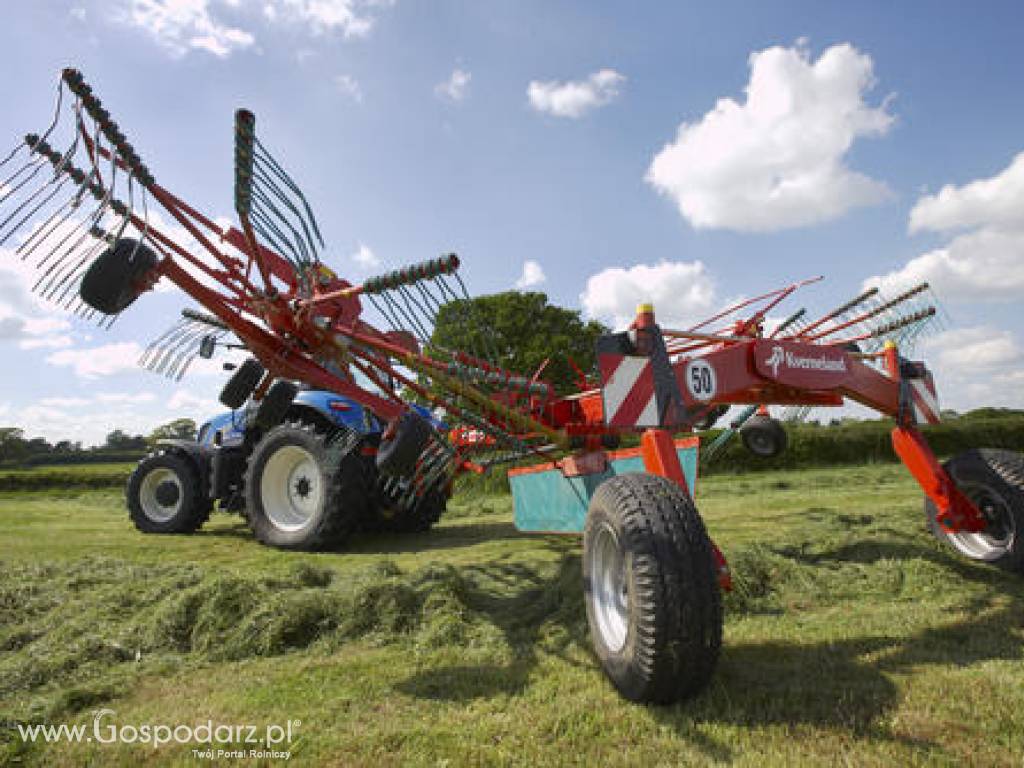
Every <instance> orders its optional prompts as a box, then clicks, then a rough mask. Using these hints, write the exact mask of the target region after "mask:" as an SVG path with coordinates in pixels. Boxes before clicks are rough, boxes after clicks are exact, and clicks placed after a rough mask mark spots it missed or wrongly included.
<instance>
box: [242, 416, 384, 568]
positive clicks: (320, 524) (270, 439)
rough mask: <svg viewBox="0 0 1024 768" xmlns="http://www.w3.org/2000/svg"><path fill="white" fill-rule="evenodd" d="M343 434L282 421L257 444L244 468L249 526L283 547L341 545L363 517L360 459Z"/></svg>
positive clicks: (260, 536) (263, 538)
mask: <svg viewBox="0 0 1024 768" xmlns="http://www.w3.org/2000/svg"><path fill="white" fill-rule="evenodd" d="M347 437H348V436H347V434H346V433H342V434H341V435H340V436H339V435H332V434H328V433H325V432H322V431H318V430H317V429H316V428H315V427H313V426H311V425H308V424H299V423H294V424H291V423H289V424H282V425H280V426H278V427H275V428H274V429H272V430H270V431H269V432H267V434H266V435H265V436H264V437H263V439H262V440H260V442H259V443H257V444H256V447H255V448H254V449H253V452H252V454H251V455H250V456H249V463H248V467H247V469H246V473H245V507H246V511H247V513H248V521H249V527H250V528H252V531H253V533H254V534H255V535H256V538H257V539H259V540H260V541H261V542H262V543H264V544H267V545H269V546H272V547H280V548H282V549H314V550H315V549H328V548H331V547H335V546H337V545H339V544H341V543H342V542H343V541H344V540H345V538H346V537H347V536H348V535H349V533H351V531H352V530H353V528H355V526H356V524H357V523H358V522H359V520H360V519H361V518H362V517H363V514H364V505H365V504H366V500H367V499H366V497H367V494H366V489H365V487H364V483H363V476H362V472H361V469H362V463H361V461H360V460H359V455H358V453H357V452H355V451H354V448H355V445H356V444H355V443H354V442H353V441H351V440H349V439H347Z"/></svg>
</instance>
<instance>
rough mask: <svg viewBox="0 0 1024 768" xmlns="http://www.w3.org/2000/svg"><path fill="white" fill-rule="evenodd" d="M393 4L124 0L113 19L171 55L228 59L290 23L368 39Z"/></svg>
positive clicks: (385, 0) (378, 0) (375, 0)
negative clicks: (269, 29)
mask: <svg viewBox="0 0 1024 768" xmlns="http://www.w3.org/2000/svg"><path fill="white" fill-rule="evenodd" d="M392 4H393V3H392V2H390V1H389V0H266V1H265V2H264V3H263V4H262V6H259V5H258V4H256V3H242V2H239V1H238V0H121V2H120V4H119V5H118V6H117V10H116V11H115V18H117V19H118V20H120V21H122V22H124V23H126V24H128V25H129V26H133V27H137V28H139V29H142V30H144V31H145V32H147V33H149V34H150V35H151V36H152V37H153V39H154V40H156V42H157V43H158V44H159V45H161V46H162V47H163V48H164V49H165V50H167V51H168V52H169V53H170V54H171V55H173V56H184V55H185V54H187V53H189V52H190V51H193V50H201V51H206V52H208V53H211V54H213V55H214V56H216V57H218V58H222V59H223V58H227V57H228V56H230V55H231V54H233V53H236V52H237V51H241V50H245V49H247V48H251V47H253V46H254V45H255V43H256V34H255V32H254V31H253V29H254V27H255V26H256V25H257V24H263V25H266V24H271V25H274V24H292V25H295V26H299V27H301V28H303V29H305V30H307V31H308V32H310V33H312V34H313V35H322V34H328V33H336V34H340V35H341V36H342V37H344V38H346V39H347V38H360V37H366V36H367V35H368V34H369V33H370V31H371V30H372V29H373V25H374V22H375V13H376V9H377V8H380V7H382V6H388V5H392Z"/></svg>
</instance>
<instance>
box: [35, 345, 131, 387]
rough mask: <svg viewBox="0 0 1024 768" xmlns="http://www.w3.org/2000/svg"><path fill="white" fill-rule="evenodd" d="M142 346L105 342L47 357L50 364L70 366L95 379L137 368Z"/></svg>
mask: <svg viewBox="0 0 1024 768" xmlns="http://www.w3.org/2000/svg"><path fill="white" fill-rule="evenodd" d="M141 354H142V348H141V347H140V346H139V345H138V344H136V343H135V342H134V341H132V342H119V343H115V344H104V345H102V346H99V347H92V348H91V349H62V350H60V351H59V352H54V353H53V354H52V355H50V356H49V357H47V358H46V362H48V363H49V364H50V365H56V366H59V367H68V368H71V370H72V371H73V372H74V374H75V375H76V376H79V377H80V378H83V379H95V378H98V377H100V376H110V375H112V374H115V373H122V372H124V371H131V370H136V369H137V364H138V360H139V356H140V355H141Z"/></svg>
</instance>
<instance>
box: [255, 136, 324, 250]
mask: <svg viewBox="0 0 1024 768" xmlns="http://www.w3.org/2000/svg"><path fill="white" fill-rule="evenodd" d="M254 139H255V141H254V148H255V156H256V159H257V160H259V161H261V162H262V161H266V163H267V166H268V167H269V168H270V170H271V171H273V172H274V173H275V174H276V175H277V176H278V178H280V179H281V181H282V182H283V183H284V184H285V186H287V187H288V188H289V189H291V190H292V192H294V193H295V196H296V197H298V198H299V200H300V201H302V205H303V207H304V208H305V210H306V215H307V216H308V217H309V223H310V226H312V227H313V232H314V233H316V238H317V240H318V241H319V242H320V247H321V248H323V247H324V239H323V237H322V236H321V234H320V227H319V226H318V225H317V223H316V216H314V215H313V209H312V207H311V206H310V205H309V202H308V201H307V200H306V196H305V195H304V194H302V190H301V189H299V186H298V184H296V183H295V182H294V181H292V177H291V176H289V175H288V173H287V172H286V171H285V170H284V168H282V167H281V166H280V165H279V164H278V162H277V160H275V159H274V157H273V156H272V155H271V154H270V152H268V151H267V149H266V147H264V146H263V144H262V143H261V142H260V140H259V138H258V137H254ZM314 250H315V249H314Z"/></svg>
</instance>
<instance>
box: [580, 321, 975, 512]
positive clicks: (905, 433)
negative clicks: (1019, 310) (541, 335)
mask: <svg viewBox="0 0 1024 768" xmlns="http://www.w3.org/2000/svg"><path fill="white" fill-rule="evenodd" d="M644 360H645V358H640V357H630V356H626V355H613V354H608V355H601V356H600V359H599V361H598V362H599V366H600V368H601V374H602V382H603V388H602V389H601V390H593V391H591V392H588V393H584V394H583V395H580V396H577V398H576V399H575V404H576V407H575V408H574V409H573V410H574V412H573V414H572V416H573V417H574V418H577V419H581V420H583V419H585V420H600V421H601V422H602V423H604V424H607V425H609V426H610V427H612V428H615V429H619V430H627V431H628V430H634V431H639V430H641V429H643V428H645V427H647V428H651V427H653V428H664V429H669V430H672V429H675V430H679V429H684V428H689V426H688V425H689V423H692V418H688V417H687V416H688V414H689V415H692V414H699V413H701V412H704V411H705V410H706V409H708V408H711V407H713V406H715V405H720V404H740V403H747V404H777V405H791V404H802V405H829V406H838V405H842V403H843V401H844V399H847V398H848V399H850V400H854V401H856V402H858V403H861V404H862V405H865V406H867V407H869V408H872V409H873V410H876V411H878V412H880V413H883V414H886V415H888V416H891V417H892V418H894V419H895V420H896V422H897V427H896V429H894V430H893V434H892V439H893V448H894V450H895V452H896V454H897V455H898V456H899V457H900V459H901V460H902V461H903V462H904V464H906V466H907V468H908V470H909V471H910V473H911V474H912V475H913V476H914V478H915V479H916V480H917V481H918V483H919V484H920V485H921V488H922V490H923V491H924V493H925V494H926V495H927V497H928V498H929V499H931V500H932V502H933V503H935V505H936V507H937V508H938V510H939V513H938V516H937V518H938V520H939V522H940V524H941V525H943V527H945V528H947V530H950V531H954V532H955V531H980V530H983V529H984V527H985V520H984V517H983V516H982V515H981V513H980V512H979V511H978V509H977V508H976V507H975V505H974V504H973V503H972V502H971V501H970V500H969V499H968V498H967V497H966V496H965V495H964V494H963V493H962V492H961V491H959V489H957V487H956V484H955V483H954V482H953V480H952V478H951V477H950V476H949V475H948V473H947V472H946V471H945V469H943V467H942V466H941V465H940V464H939V462H938V460H937V459H936V458H935V455H934V454H933V453H932V451H931V449H930V448H929V447H928V444H927V442H926V441H925V439H924V437H923V436H922V435H921V433H920V432H919V431H918V430H917V429H916V424H915V422H914V417H913V415H912V411H913V409H912V408H911V407H910V403H909V402H908V397H909V395H908V392H909V390H910V386H909V384H910V382H905V381H904V380H903V379H902V374H901V365H900V361H899V358H898V355H897V353H896V350H895V348H891V349H889V350H887V353H886V364H887V365H886V367H887V369H888V375H887V374H886V373H883V372H882V371H879V370H878V369H877V368H875V367H873V366H871V365H867V364H866V363H864V362H862V361H861V360H860V359H859V358H857V357H854V356H852V355H850V354H849V353H847V352H846V351H845V350H844V349H843V348H842V347H840V346H830V345H823V344H820V343H819V344H814V343H807V342H801V341H794V340H778V339H763V338H752V339H750V340H742V341H736V342H733V343H727V344H722V345H720V346H719V347H718V348H716V349H713V350H711V351H709V352H708V353H706V354H705V355H703V356H701V357H690V358H685V359H680V360H677V361H676V362H674V363H673V364H672V368H671V370H672V374H673V376H674V378H675V385H676V388H677V391H678V393H679V395H680V396H681V398H682V403H681V406H682V410H681V412H680V411H676V412H675V413H674V414H673V413H672V412H671V411H670V410H666V409H665V407H666V406H665V405H663V404H662V403H661V402H660V395H659V393H658V391H657V390H658V388H657V386H656V384H655V381H654V374H653V371H652V370H651V369H652V368H653V366H652V365H651V364H650V359H649V358H646V360H647V365H646V366H645V365H644ZM667 407H668V408H671V404H667ZM652 417H653V418H654V419H655V421H653V422H652V421H650V419H651V418H652ZM627 419H632V420H633V421H632V423H628V422H627ZM644 419H647V420H648V421H644ZM648 439H649V440H653V439H654V438H647V436H646V434H645V441H646V440H648ZM657 457H658V452H652V454H651V461H650V462H649V463H648V470H649V471H652V472H654V473H655V474H661V475H664V476H666V477H669V478H670V479H673V480H675V479H676V477H675V476H676V475H677V472H676V471H675V468H674V467H672V466H662V463H663V462H661V461H658V460H657ZM668 463H669V464H670V465H671V464H672V462H671V461H669V462H668Z"/></svg>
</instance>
